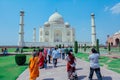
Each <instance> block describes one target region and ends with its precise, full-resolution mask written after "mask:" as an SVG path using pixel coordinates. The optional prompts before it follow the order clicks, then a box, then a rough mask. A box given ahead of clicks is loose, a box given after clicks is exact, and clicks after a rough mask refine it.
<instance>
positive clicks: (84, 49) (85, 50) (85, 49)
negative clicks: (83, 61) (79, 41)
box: [84, 44, 86, 52]
mask: <svg viewBox="0 0 120 80" xmlns="http://www.w3.org/2000/svg"><path fill="white" fill-rule="evenodd" d="M84 52H86V44H84Z"/></svg>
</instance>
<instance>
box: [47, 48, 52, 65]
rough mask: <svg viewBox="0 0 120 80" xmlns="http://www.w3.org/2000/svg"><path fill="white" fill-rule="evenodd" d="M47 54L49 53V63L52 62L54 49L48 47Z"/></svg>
mask: <svg viewBox="0 0 120 80" xmlns="http://www.w3.org/2000/svg"><path fill="white" fill-rule="evenodd" d="M47 55H48V62H49V64H51V62H50V60H51V55H52V49H51V48H49V49H48V51H47Z"/></svg>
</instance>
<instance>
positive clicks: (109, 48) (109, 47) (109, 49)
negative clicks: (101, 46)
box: [108, 43, 111, 54]
mask: <svg viewBox="0 0 120 80" xmlns="http://www.w3.org/2000/svg"><path fill="white" fill-rule="evenodd" d="M110 51H111V46H110V43H108V52H109V54H110Z"/></svg>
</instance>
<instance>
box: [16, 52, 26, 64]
mask: <svg viewBox="0 0 120 80" xmlns="http://www.w3.org/2000/svg"><path fill="white" fill-rule="evenodd" d="M15 62H16V64H17V65H24V64H25V62H26V55H25V54H16V55H15Z"/></svg>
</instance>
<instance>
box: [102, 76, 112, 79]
mask: <svg viewBox="0 0 120 80" xmlns="http://www.w3.org/2000/svg"><path fill="white" fill-rule="evenodd" d="M103 80H112V78H111V77H110V76H104V77H103Z"/></svg>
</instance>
